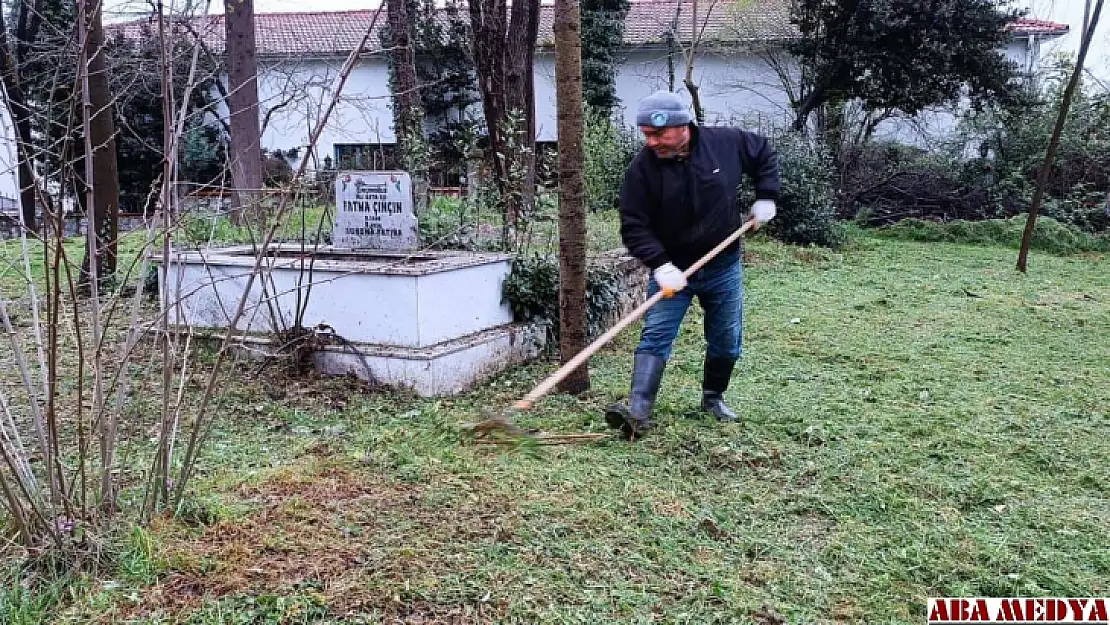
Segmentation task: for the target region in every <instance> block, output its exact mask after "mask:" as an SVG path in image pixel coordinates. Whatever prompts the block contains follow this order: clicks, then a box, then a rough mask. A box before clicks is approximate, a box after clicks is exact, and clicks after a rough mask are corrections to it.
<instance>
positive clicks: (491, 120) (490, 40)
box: [468, 0, 510, 223]
mask: <svg viewBox="0 0 1110 625" xmlns="http://www.w3.org/2000/svg"><path fill="white" fill-rule="evenodd" d="M468 6H469V8H470V29H471V36H472V37H473V41H472V45H471V53H472V56H473V57H474V68H475V71H476V73H477V75H478V91H479V92H480V94H481V96H482V113H483V115H484V117H485V121H486V134H487V136H488V138H489V145H488V146H487V147H486V158H487V159H488V161H489V167H490V171H492V172H493V178H494V181H495V182H496V184H497V190H498V192H499V194H500V195H501V198H502V204H503V206H502V211H503V214H504V219H505V220H506V223H508V221H509V219H510V215H509V213H508V211H507V210H506V206H505V205H504V203H505V198H507V197H508V195H509V189H508V188H507V182H508V180H509V177H508V167H507V157H506V147H505V143H506V142H505V135H504V133H503V132H502V130H503V129H502V123H503V121H504V119H505V113H506V110H507V108H506V102H505V90H506V87H505V55H506V47H505V45H506V44H505V24H506V10H505V0H471V1H470V2H468Z"/></svg>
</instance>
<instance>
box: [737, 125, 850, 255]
mask: <svg viewBox="0 0 1110 625" xmlns="http://www.w3.org/2000/svg"><path fill="white" fill-rule="evenodd" d="M773 142H774V146H775V150H776V151H777V152H778V156H779V172H780V174H779V175H780V177H781V180H782V193H781V197H780V198H779V201H778V203H777V210H776V213H777V214H776V216H775V218H774V219H773V220H771V222H770V223H769V224H767V226H765V228H766V231H767V233H768V234H769V235H770V236H772V237H774V238H776V239H779V240H780V241H783V242H785V243H792V244H796V245H820V246H824V247H837V246H839V245H841V244H842V243H843V242H844V239H845V236H844V232H843V230H842V229H841V228H840V227H839V226H838V224H837V222H836V190H835V187H834V185H833V182H834V181H833V171H834V168H833V164H832V157H831V155H830V154H829V153H828V151H827V150H826V149H825V148H824V146H822V145H820V144H812V143H810V142H809V141H808V140H807V139H806V138H805V137H804V136H801V135H799V134H797V133H792V132H785V133H779V134H777V135H776V136H775V138H774V139H773ZM740 198H741V200H740V201H741V203H742V204H741V208H742V209H743V210H747V209H748V207H749V206H750V205H751V203H752V202H753V201H754V200H755V193H754V191H753V190H752V185H751V184H744V185H741V190H740Z"/></svg>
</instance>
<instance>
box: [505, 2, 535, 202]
mask: <svg viewBox="0 0 1110 625" xmlns="http://www.w3.org/2000/svg"><path fill="white" fill-rule="evenodd" d="M539 25H540V2H539V0H520V1H519V2H514V3H513V7H512V16H511V22H510V23H509V35H508V62H507V63H506V65H505V86H506V94H505V96H506V97H505V99H506V105H507V108H508V112H510V113H512V114H514V115H515V116H516V119H517V120H518V123H517V124H515V127H514V128H513V129H512V132H514V133H515V135H516V138H515V140H514V141H513V145H512V146H510V152H511V154H512V157H511V158H512V165H511V167H512V169H511V170H510V174H511V176H512V178H511V181H510V185H511V187H512V200H513V201H512V202H511V203H510V210H509V213H510V215H512V220H513V222H514V223H515V222H516V221H517V219H518V218H519V217H520V216H521V215H526V214H529V213H531V212H532V206H533V205H534V203H535V195H536V90H535V85H534V77H535V72H534V70H533V68H534V64H533V59H534V58H535V51H536V38H537V37H538V34H539Z"/></svg>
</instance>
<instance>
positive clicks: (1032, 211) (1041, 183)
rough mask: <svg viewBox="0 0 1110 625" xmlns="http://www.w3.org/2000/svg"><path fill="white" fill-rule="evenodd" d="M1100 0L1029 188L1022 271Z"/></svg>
mask: <svg viewBox="0 0 1110 625" xmlns="http://www.w3.org/2000/svg"><path fill="white" fill-rule="evenodd" d="M1102 3H1103V0H1098V3H1097V4H1095V8H1094V12H1092V13H1091V18H1090V23H1089V24H1088V25H1087V30H1086V31H1084V32H1083V40H1082V42H1081V43H1080V44H1079V57H1078V58H1077V59H1076V61H1075V69H1073V70H1072V74H1071V79H1070V80H1069V81H1068V86H1067V87H1066V88H1065V89H1064V98H1063V101H1062V102H1061V103H1060V114H1059V115H1058V116H1057V117H1056V127H1055V128H1053V130H1052V138H1051V139H1050V140H1049V142H1048V151H1047V153H1046V154H1045V157H1044V164H1043V165H1041V171H1040V173H1039V174H1038V175H1037V187H1036V188H1035V189H1034V190H1033V202H1032V204H1031V205H1030V206H1029V218H1028V219H1027V220H1026V222H1025V232H1024V233H1023V234H1022V237H1021V250H1020V251H1019V252H1018V261H1017V269H1018V271H1020V272H1022V273H1025V272H1026V263H1027V261H1028V258H1029V246H1030V244H1032V242H1033V229H1034V228H1035V227H1036V225H1037V211H1038V210H1039V209H1040V207H1041V200H1042V198H1043V197H1044V188H1045V185H1046V184H1047V183H1048V173H1049V171H1051V170H1052V165H1053V163H1054V162H1055V161H1056V150H1057V149H1058V148H1059V147H1060V135H1061V134H1062V133H1063V131H1064V123H1065V122H1066V121H1067V119H1068V109H1070V108H1071V100H1072V97H1073V96H1074V95H1075V88H1076V87H1077V86H1078V85H1079V77H1080V75H1082V74H1083V61H1084V60H1085V59H1086V58H1087V50H1089V49H1090V47H1091V40H1092V39H1094V35H1095V29H1097V28H1098V19H1099V14H1100V13H1102Z"/></svg>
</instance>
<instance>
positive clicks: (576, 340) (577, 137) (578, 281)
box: [555, 0, 590, 394]
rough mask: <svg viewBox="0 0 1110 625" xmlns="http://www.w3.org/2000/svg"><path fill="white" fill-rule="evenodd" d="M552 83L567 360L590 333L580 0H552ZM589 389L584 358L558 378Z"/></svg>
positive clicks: (570, 389)
mask: <svg viewBox="0 0 1110 625" xmlns="http://www.w3.org/2000/svg"><path fill="white" fill-rule="evenodd" d="M555 85H556V89H555V92H556V98H557V100H556V106H557V108H558V118H559V125H558V135H559V356H560V358H561V359H562V362H563V363H564V364H566V363H567V362H569V361H570V359H571V358H574V356H575V355H577V354H578V353H580V352H581V351H582V350H583V349H584V348H585V347H586V343H587V338H588V337H587V336H586V332H587V324H586V305H587V302H586V181H585V173H584V171H583V163H584V162H585V160H586V158H585V153H584V148H583V143H584V134H585V129H584V126H583V116H584V115H583V105H582V102H583V99H582V32H581V10H580V5H579V0H555ZM589 388H590V371H589V367H588V365H587V364H586V363H583V364H582V366H581V367H579V368H577V369H575V370H574V371H573V372H571V374H570V375H568V376H567V377H566V378H565V379H563V381H562V382H560V389H561V390H562V391H563V392H565V393H573V394H579V393H583V392H585V391H587V390H589Z"/></svg>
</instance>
